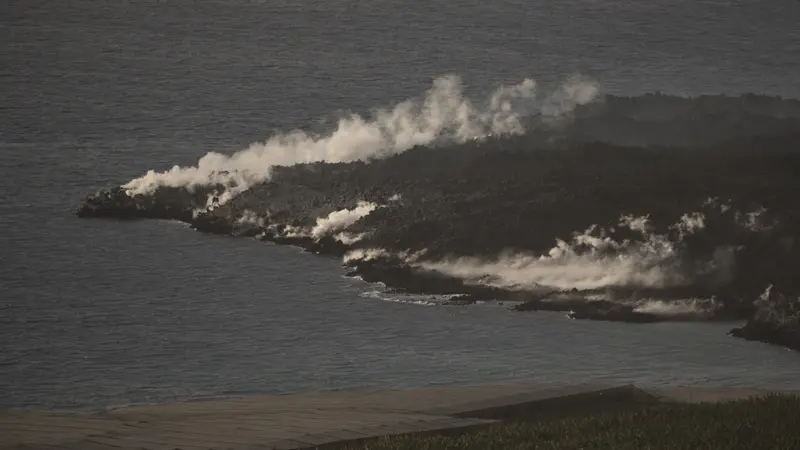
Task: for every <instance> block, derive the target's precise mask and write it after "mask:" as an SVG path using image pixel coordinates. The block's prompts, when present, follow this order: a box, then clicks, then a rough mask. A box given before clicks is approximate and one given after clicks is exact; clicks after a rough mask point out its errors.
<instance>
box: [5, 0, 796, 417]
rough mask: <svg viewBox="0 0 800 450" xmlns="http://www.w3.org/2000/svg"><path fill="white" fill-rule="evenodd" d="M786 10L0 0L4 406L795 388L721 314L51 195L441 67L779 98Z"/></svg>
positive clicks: (777, 362) (741, 0)
mask: <svg viewBox="0 0 800 450" xmlns="http://www.w3.org/2000/svg"><path fill="white" fill-rule="evenodd" d="M798 24H800V3H798V2H797V1H794V0H767V1H752V0H749V1H748V0H726V1H722V0H720V1H703V0H692V1H689V0H650V1H647V2H629V1H610V0H608V1H606V0H580V1H579V0H563V1H558V2H552V1H543V0H525V1H522V0H497V1H491V2H488V1H483V0H460V1H438V0H431V1H426V2H417V1H399V0H372V1H355V0H354V1H344V0H331V1H326V2H320V1H310V0H291V1H290V0H204V1H202V2H201V1H190V0H169V1H166V0H100V1H98V0H91V1H90V0H71V1H55V0H48V1H40V0H6V1H3V2H1V3H0V100H2V101H0V161H2V164H0V296H2V298H0V407H10V406H24V407H37V408H38V407H78V408H102V407H107V406H113V405H121V404H127V403H140V402H163V401H169V400H186V399H192V398H198V397H209V396H225V395H243V394H251V393H276V392H291V391H307V390H320V389H338V388H346V387H357V386H358V387H361V386H373V387H405V386H422V385H430V384H469V383H483V382H490V381H494V380H505V379H520V378H525V379H529V380H536V381H548V380H549V381H559V382H570V381H586V380H592V381H598V382H604V381H605V382H614V381H625V382H627V381H633V382H637V383H642V384H692V383H694V384H714V385H747V386H785V387H800V355H798V354H796V353H791V352H789V351H786V350H783V349H780V348H776V347H771V346H767V345H762V344H755V343H748V342H745V341H742V340H737V339H733V338H730V337H727V336H726V335H725V333H726V331H727V330H728V329H729V328H731V326H732V324H712V325H708V324H672V323H669V324H657V325H628V324H618V323H597V322H583V321H569V320H567V319H566V318H564V317H563V315H561V314H521V313H514V312H511V311H507V310H505V309H503V308H501V307H497V306H489V305H476V306H471V307H464V308H456V307H443V306H423V305H420V304H415V303H409V302H405V303H404V302H400V300H404V299H402V298H398V297H393V296H390V295H386V294H382V293H381V292H380V288H379V287H376V286H370V285H367V284H365V283H362V282H360V281H358V280H352V279H346V278H344V277H343V271H342V270H341V268H340V266H339V263H338V262H337V261H335V260H331V259H325V258H320V257H315V256H310V255H308V254H304V253H301V252H299V251H298V250H296V249H293V248H287V247H277V246H273V245H267V244H263V243H258V242H255V241H250V240H246V239H234V238H224V237H216V236H205V235H201V234H199V233H196V232H193V231H191V230H189V229H188V228H186V227H184V226H180V225H177V224H174V223H170V222H158V221H147V222H125V223H120V222H113V221H104V220H80V219H77V218H75V217H74V216H73V215H72V210H73V208H74V207H75V206H76V205H77V204H78V203H79V202H80V200H81V199H82V197H84V196H85V195H87V194H91V193H93V192H94V191H96V190H97V189H99V188H102V187H106V186H109V185H112V184H119V183H121V182H125V181H127V180H129V179H131V178H134V177H137V176H139V175H141V174H142V173H143V172H144V171H146V170H147V169H151V168H155V169H161V170H163V169H165V168H168V167H170V166H171V165H172V164H176V163H178V164H192V163H194V162H195V161H196V160H197V158H199V157H200V156H202V155H204V154H205V153H207V152H209V151H222V152H230V151H234V150H237V149H240V148H243V147H245V146H247V144H249V143H250V142H253V141H256V140H262V139H264V138H266V137H268V136H270V135H271V134H272V133H273V132H274V131H275V130H286V129H291V128H295V127H305V126H316V125H318V124H320V123H322V122H324V121H325V120H326V118H328V119H329V118H331V117H333V116H334V114H336V113H337V112H339V111H366V110H368V109H370V108H373V107H377V106H383V105H391V104H393V103H395V102H397V101H400V100H403V99H405V98H407V97H410V96H413V95H417V94H420V93H422V92H424V91H425V89H427V88H428V87H429V86H430V82H431V80H432V79H433V78H434V77H436V76H439V75H442V74H446V73H456V74H459V75H461V76H462V77H463V79H464V81H465V83H466V84H467V85H468V86H469V91H470V92H474V93H476V94H477V93H481V92H486V91H488V90H490V89H491V88H492V87H494V86H497V85H499V84H501V83H516V82H518V81H520V80H521V79H522V78H524V77H533V78H534V79H536V80H537V81H539V82H540V83H541V85H542V86H543V89H546V88H547V86H550V85H552V84H553V83H556V82H558V81H560V80H564V79H565V78H566V77H567V76H569V75H570V74H573V73H578V72H579V73H582V74H584V75H587V76H591V77H593V78H595V79H596V80H598V81H599V83H600V85H601V86H602V88H603V90H604V91H605V92H611V93H622V94H637V93H643V92H650V91H657V90H660V91H663V92H668V93H677V94H684V95H696V94H701V93H720V92H725V93H732V94H739V93H745V92H754V93H765V94H775V95H783V96H788V97H798V98H800V82H799V81H800V25H798ZM393 300H394V301H393ZM405 300H408V299H405Z"/></svg>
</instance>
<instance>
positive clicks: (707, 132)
mask: <svg viewBox="0 0 800 450" xmlns="http://www.w3.org/2000/svg"><path fill="white" fill-rule="evenodd" d="M528 129H531V130H532V131H531V132H529V133H527V134H525V135H522V136H512V137H491V138H487V139H482V140H475V141H470V142H466V143H461V144H450V145H439V146H436V147H435V148H434V147H423V146H420V147H416V148H413V149H410V150H408V151H406V152H404V153H401V154H398V155H394V156H391V157H387V158H383V159H375V160H373V161H370V162H369V163H367V162H355V163H338V164H331V163H311V164H300V165H295V166H291V167H276V168H274V171H273V177H272V179H271V181H269V182H264V183H261V184H259V185H256V186H253V187H252V188H250V189H249V190H248V191H246V192H244V193H242V194H240V195H238V196H237V197H235V198H234V199H233V200H231V201H230V202H228V203H226V204H224V205H222V206H219V207H216V208H213V209H208V208H206V205H207V202H208V198H209V195H213V192H215V189H216V190H219V189H221V187H220V186H214V187H207V188H202V189H195V190H194V191H192V192H189V191H187V190H184V189H180V188H160V189H158V190H157V191H156V192H155V193H154V194H153V195H137V196H134V197H129V196H128V195H127V194H126V193H125V191H124V190H122V189H120V188H115V189H112V190H110V191H107V192H101V193H98V194H97V195H95V196H93V197H90V198H89V199H87V200H86V202H85V203H84V204H83V205H81V207H80V208H79V210H78V215H79V216H82V217H116V218H125V219H129V218H162V219H174V220H181V221H184V222H187V223H190V224H191V225H192V227H193V228H195V229H197V230H199V231H203V232H208V233H218V234H229V235H240V236H250V237H257V238H259V239H262V240H269V241H273V242H277V243H281V244H289V245H297V246H300V247H303V248H305V249H307V250H308V251H310V252H314V253H317V254H324V255H330V256H334V257H342V256H344V255H346V254H347V253H348V252H349V251H351V250H359V249H360V250H367V249H374V248H377V249H383V250H385V251H387V252H388V253H389V254H393V255H396V254H399V253H401V252H410V253H414V252H418V251H421V250H425V253H424V255H423V256H422V257H421V260H425V261H436V260H440V259H442V258H447V257H453V256H473V257H479V258H483V259H491V258H495V257H496V256H497V255H498V254H500V253H501V252H503V251H506V250H509V249H512V250H514V251H517V252H524V253H526V254H530V255H542V254H545V253H546V252H547V251H548V250H549V249H550V248H552V247H553V245H554V244H555V240H556V239H562V240H565V241H569V240H570V239H571V238H572V235H573V233H575V232H579V231H582V230H585V229H587V228H588V227H589V226H591V225H593V224H597V225H599V226H600V227H603V228H604V229H605V231H604V233H605V234H604V235H603V236H605V237H609V238H613V239H614V240H615V241H617V242H622V241H624V240H633V241H636V240H641V239H642V236H641V235H637V234H636V233H633V232H631V231H630V230H625V229H624V228H620V227H616V225H617V224H618V220H619V218H620V216H621V215H634V216H642V215H648V216H649V218H650V221H651V224H652V226H653V231H654V232H657V233H659V234H663V235H665V236H667V237H668V238H669V239H670V241H671V242H675V243H676V246H677V250H678V251H679V252H678V255H677V256H676V257H675V261H674V271H675V273H676V274H677V275H681V276H683V277H684V278H686V279H690V280H691V282H690V283H688V284H685V285H682V286H679V287H672V288H651V287H647V286H644V285H642V286H636V285H631V286H626V287H624V288H623V287H613V286H612V287H609V288H608V289H605V290H603V292H599V293H601V294H604V295H605V296H606V298H608V299H611V300H603V301H594V300H591V298H590V297H591V296H592V294H598V292H589V291H582V292H578V291H574V290H566V291H560V290H557V289H553V288H550V287H547V286H541V289H539V288H537V289H534V290H531V289H522V288H519V289H516V288H515V289H501V288H498V287H491V286H488V285H485V284H481V283H480V282H476V280H463V279H458V278H453V277H450V276H447V275H444V274H441V273H438V272H432V271H427V270H424V269H422V268H420V267H417V266H415V265H413V264H409V263H408V262H407V261H406V260H405V259H403V258H400V257H397V256H387V255H383V256H378V257H375V258H373V259H362V260H350V261H349V262H347V263H346V265H347V267H348V270H349V273H350V274H352V275H359V276H361V277H362V278H364V279H365V280H366V281H381V282H383V283H385V284H386V285H387V286H388V287H389V288H391V289H395V290H398V291H402V292H411V293H422V294H449V295H459V297H457V298H456V299H455V300H454V303H469V302H471V301H476V300H499V301H503V302H513V303H514V304H516V305H517V306H516V307H515V308H516V309H518V310H556V311H565V312H569V315H570V317H573V318H575V319H594V320H615V321H628V322H643V323H646V322H654V321H661V320H733V319H736V320H739V319H749V322H748V324H747V325H746V326H745V327H744V328H742V329H741V330H744V331H737V332H734V335H736V336H740V337H745V338H750V337H753V336H766V337H765V338H764V339H763V340H766V341H769V342H774V343H777V344H780V345H786V346H791V345H788V344H787V343H786V342H787V341H786V339H784V338H783V337H782V336H784V335H785V334H786V333H789V331H787V330H795V329H796V325H785V324H781V323H778V324H777V325H776V326H775V327H774V329H776V330H780V331H777V332H775V333H772V334H769V333H766V332H764V331H763V330H765V329H766V328H764V325H763V324H765V323H772V322H769V321H766V322H765V321H764V320H763V319H757V317H762V316H763V311H764V310H765V309H766V310H775V311H783V310H784V309H786V308H789V306H785V305H784V304H777V303H776V304H775V305H771V306H770V305H767V306H763V305H762V306H756V305H755V304H754V303H753V301H754V300H755V299H757V298H758V297H759V296H760V295H761V293H763V292H764V290H765V289H766V287H767V286H769V285H774V286H776V288H774V289H775V291H776V292H781V293H785V295H786V296H787V297H786V298H788V299H793V300H787V302H786V304H788V305H795V304H796V303H797V296H796V295H794V297H792V296H791V295H790V293H792V292H800V266H798V265H797V264H796V261H798V256H800V244H798V239H797V238H798V230H800V201H798V195H797V193H798V192H800V176H798V174H800V151H798V150H800V148H798V147H800V144H799V143H800V101H796V100H785V99H780V98H774V97H763V96H754V95H745V96H741V97H720V96H707V97H698V98H694V99H686V98H680V97H673V96H665V95H649V96H642V97H634V98H624V97H606V98H604V99H602V101H599V102H596V103H593V104H590V105H585V106H582V107H578V108H577V109H576V110H575V111H574V112H573V114H571V115H570V116H569V117H566V118H561V119H560V120H559V121H557V122H553V121H552V120H550V119H547V118H543V117H532V118H530V119H529V123H528ZM396 194H400V195H402V198H401V199H400V200H390V199H391V198H392V197H393V196H394V195H396ZM710 198H717V199H719V201H720V202H723V203H726V204H727V205H728V208H729V209H726V210H724V211H723V210H722V209H720V206H719V205H718V204H713V203H712V204H709V203H708V200H709V199H710ZM358 201H370V202H374V203H377V204H380V205H385V206H384V207H382V208H379V209H377V210H375V211H374V212H372V213H371V214H369V215H368V216H366V217H364V218H362V219H361V220H359V221H358V222H356V223H355V224H354V225H352V226H351V227H349V228H348V229H347V231H348V232H349V233H364V237H363V239H362V240H360V241H358V242H356V243H353V244H346V243H344V242H342V241H341V240H339V239H338V238H336V237H335V235H328V236H325V237H322V238H321V239H314V238H312V237H310V236H302V235H295V234H293V233H291V232H290V230H292V229H293V227H295V228H305V229H310V228H311V227H313V225H314V224H315V222H316V220H317V218H320V217H325V216H327V215H328V214H329V213H331V212H333V211H337V210H341V209H344V208H353V207H355V206H356V204H357V202H358ZM760 208H766V212H764V213H763V214H762V215H761V216H760V219H759V220H762V221H763V222H764V223H765V224H767V229H766V230H757V229H748V228H747V227H743V226H742V225H741V223H742V220H743V217H746V216H743V214H746V213H748V212H753V211H757V210H759V209H760ZM245 212H249V213H252V214H254V215H256V216H258V217H260V220H261V222H259V223H254V222H249V223H248V222H247V221H242V220H240V219H241V218H242V217H243V215H244V214H245ZM692 212H701V213H703V214H704V216H705V219H704V225H705V228H704V229H703V230H702V231H700V232H697V233H695V234H692V235H690V236H688V237H685V238H682V239H681V238H679V237H678V236H677V233H678V231H676V230H675V229H674V228H671V227H670V226H671V225H673V224H675V223H676V221H678V220H679V219H680V218H681V217H682V216H683V215H684V214H688V213H692ZM612 228H613V230H612ZM723 248H730V249H735V250H732V252H733V253H732V254H733V261H732V263H731V264H732V265H731V268H730V270H729V272H730V273H729V274H728V275H727V276H726V277H721V276H720V275H719V271H710V272H709V271H708V270H706V268H705V265H707V262H708V261H711V260H714V258H715V257H716V256H717V252H719V251H720V249H723ZM706 272H708V273H706ZM693 297H698V298H709V297H714V298H715V299H716V300H717V303H718V306H717V307H716V308H715V309H713V310H710V311H709V312H708V313H705V314H690V313H687V314H673V315H664V314H655V313H647V312H641V311H637V310H636V308H635V304H634V303H632V300H635V299H644V298H658V299H664V300H668V301H669V300H677V299H686V298H693ZM791 307H792V308H794V306H791ZM759 314H761V315H759ZM792 327H794V328H792ZM789 334H791V333H789ZM775 336H778V337H775ZM792 336H796V335H792Z"/></svg>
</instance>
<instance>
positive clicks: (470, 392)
mask: <svg viewBox="0 0 800 450" xmlns="http://www.w3.org/2000/svg"><path fill="white" fill-rule="evenodd" d="M764 393H766V391H760V390H754V389H690V388H665V389H648V390H642V389H638V388H635V387H633V386H623V387H612V386H602V385H579V386H552V385H532V384H506V385H492V386H477V387H446V388H420V389H409V390H395V391H365V390H356V391H339V392H326V393H308V394H294V395H283V396H270V397H246V398H237V399H225V400H213V401H198V402H188V403H173V404H164V405H150V406H134V407H126V408H121V409H116V410H111V411H107V412H104V413H100V414H79V413H74V412H54V411H47V412H39V411H13V410H12V411H4V412H0V449H2V450H6V449H19V450H21V449H51V450H55V449H62V450H67V449H68V450H72V449H75V450H78V449H86V450H114V449H116V450H119V449H154V450H174V449H186V450H191V449H299V448H314V447H315V446H318V445H323V444H330V443H334V442H340V441H349V440H356V439H363V438H368V437H372V436H381V435H387V434H406V433H415V432H425V431H436V430H443V429H454V428H466V427H475V426H483V425H486V424H491V423H494V422H497V421H499V420H501V419H502V418H503V416H504V414H510V412H509V411H511V412H514V413H518V412H519V411H522V409H520V408H527V410H530V411H537V410H545V409H547V408H559V407H560V408H562V409H563V408H564V407H573V406H574V405H576V404H577V403H579V402H581V401H583V402H584V403H586V402H589V403H592V404H597V403H598V399H610V398H611V397H614V396H616V397H620V396H625V398H628V397H630V398H642V399H645V398H646V399H647V400H649V401H659V402H665V401H666V402H701V401H715V402H716V401H721V400H733V399H739V398H744V397H748V396H752V395H761V394H764ZM620 398H621V397H620ZM600 401H602V400H600ZM559 402H560V404H561V406H559ZM537 408H538V409H537Z"/></svg>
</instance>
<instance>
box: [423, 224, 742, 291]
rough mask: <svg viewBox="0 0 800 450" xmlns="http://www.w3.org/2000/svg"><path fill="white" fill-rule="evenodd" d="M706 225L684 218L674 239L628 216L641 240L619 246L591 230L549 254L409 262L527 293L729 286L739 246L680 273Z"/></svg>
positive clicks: (723, 248)
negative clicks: (685, 248)
mask: <svg viewBox="0 0 800 450" xmlns="http://www.w3.org/2000/svg"><path fill="white" fill-rule="evenodd" d="M705 222H706V217H705V215H703V214H702V213H692V214H686V215H684V216H683V217H681V219H680V221H679V222H678V223H676V224H675V225H673V226H672V227H670V228H671V229H673V230H676V231H677V232H678V237H677V239H675V240H671V239H670V237H669V236H668V235H667V234H658V233H654V232H653V231H651V229H652V227H651V226H650V223H649V218H648V217H647V216H643V217H633V216H623V217H621V218H620V220H619V224H618V226H619V227H621V228H627V229H629V230H631V231H634V232H636V233H639V234H640V235H641V237H642V239H641V240H637V241H630V240H625V241H622V242H619V241H616V240H614V239H613V238H611V237H610V236H608V233H607V231H606V230H604V229H601V228H598V227H597V226H592V227H589V228H588V229H587V230H585V231H583V232H580V233H575V234H574V235H573V238H572V240H571V241H569V242H567V241H564V240H561V239H557V240H556V245H555V246H554V247H553V248H551V249H550V251H549V252H548V253H547V254H545V255H533V254H529V253H511V252H506V253H504V254H501V255H499V256H498V257H497V258H495V259H493V260H488V261H487V260H486V259H481V258H474V257H463V258H449V259H444V260H439V261H422V260H409V261H408V263H409V264H411V265H413V266H416V267H420V268H423V269H426V270H431V271H435V272H439V273H442V274H445V275H449V276H452V277H456V278H460V279H463V280H465V281H467V282H471V283H476V284H488V285H491V286H495V287H501V288H509V289H524V290H534V289H543V288H549V289H558V290H568V289H573V288H575V289H578V290H598V289H606V288H612V287H632V288H667V287H677V286H686V285H689V284H691V283H692V282H694V281H695V277H697V276H702V275H711V276H712V277H713V278H712V279H713V280H714V281H716V282H725V281H727V280H729V279H730V277H731V276H732V273H733V268H734V261H735V253H736V248H734V247H730V246H721V247H719V248H717V249H716V250H715V251H714V252H713V255H712V256H711V257H710V259H709V260H708V261H705V262H703V263H702V264H700V265H698V266H695V267H693V270H692V272H691V274H687V273H686V272H685V271H682V270H680V269H681V267H682V264H683V261H682V259H681V258H682V254H681V251H682V249H681V246H682V241H683V239H684V238H685V237H687V236H689V235H692V234H695V233H697V232H699V231H701V230H703V229H704V228H705Z"/></svg>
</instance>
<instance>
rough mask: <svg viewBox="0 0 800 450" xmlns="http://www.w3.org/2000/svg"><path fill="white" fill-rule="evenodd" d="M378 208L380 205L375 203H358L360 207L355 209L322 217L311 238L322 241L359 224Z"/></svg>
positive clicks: (312, 230)
mask: <svg viewBox="0 0 800 450" xmlns="http://www.w3.org/2000/svg"><path fill="white" fill-rule="evenodd" d="M376 208H378V205H376V204H375V203H370V202H358V206H356V207H355V208H353V209H342V210H339V211H334V212H332V213H330V214H328V216H327V217H320V218H318V219H317V224H316V225H314V228H312V229H311V236H313V237H314V238H315V239H320V238H322V237H323V236H326V235H328V234H331V233H335V232H337V231H342V230H344V229H345V228H347V227H349V226H350V225H352V224H354V223H356V222H358V220H359V219H361V218H362V217H365V216H367V215H368V214H369V213H371V212H372V211H374V210H375V209H376ZM350 240H352V239H350ZM342 242H344V241H342ZM345 244H346V242H345Z"/></svg>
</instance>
